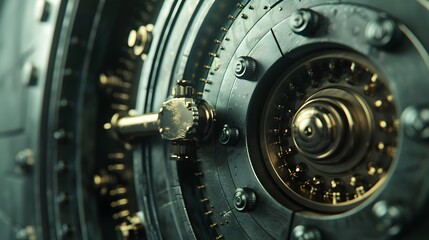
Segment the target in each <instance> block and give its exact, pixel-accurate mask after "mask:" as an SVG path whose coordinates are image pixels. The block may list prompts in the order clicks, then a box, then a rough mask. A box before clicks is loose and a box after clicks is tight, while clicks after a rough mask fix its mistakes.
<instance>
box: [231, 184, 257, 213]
mask: <svg viewBox="0 0 429 240" xmlns="http://www.w3.org/2000/svg"><path fill="white" fill-rule="evenodd" d="M233 202H234V207H235V209H237V211H239V212H250V211H253V210H255V208H256V194H255V192H254V191H253V190H252V189H250V188H237V189H236V190H235V194H234V200H233Z"/></svg>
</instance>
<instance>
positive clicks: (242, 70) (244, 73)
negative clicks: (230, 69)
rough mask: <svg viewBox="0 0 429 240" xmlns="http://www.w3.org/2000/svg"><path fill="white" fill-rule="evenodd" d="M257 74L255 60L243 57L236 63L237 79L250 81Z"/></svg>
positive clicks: (235, 72)
mask: <svg viewBox="0 0 429 240" xmlns="http://www.w3.org/2000/svg"><path fill="white" fill-rule="evenodd" d="M255 73H256V61H255V59H253V58H251V57H248V56H242V57H239V58H238V59H237V60H236V61H235V69H234V74H235V76H236V77H237V78H240V79H249V78H251V77H253V76H254V75H255Z"/></svg>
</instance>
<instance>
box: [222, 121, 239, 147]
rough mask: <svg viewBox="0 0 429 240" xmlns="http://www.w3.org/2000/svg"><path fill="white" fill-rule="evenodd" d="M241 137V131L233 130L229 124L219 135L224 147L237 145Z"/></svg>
mask: <svg viewBox="0 0 429 240" xmlns="http://www.w3.org/2000/svg"><path fill="white" fill-rule="evenodd" d="M239 135H240V131H239V130H238V129H237V128H231V127H230V126H228V124H225V125H224V126H223V129H222V132H221V133H220V135H219V142H220V143H221V144H223V145H226V144H228V145H233V144H235V143H237V141H238V138H239Z"/></svg>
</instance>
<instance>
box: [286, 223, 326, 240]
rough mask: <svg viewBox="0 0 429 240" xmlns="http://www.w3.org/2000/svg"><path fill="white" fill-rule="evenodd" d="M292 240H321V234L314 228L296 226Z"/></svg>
mask: <svg viewBox="0 0 429 240" xmlns="http://www.w3.org/2000/svg"><path fill="white" fill-rule="evenodd" d="M291 239H292V240H320V239H322V234H321V232H320V231H319V230H318V229H316V228H314V227H308V226H303V225H298V226H296V227H295V228H294V229H293V231H292V238H291Z"/></svg>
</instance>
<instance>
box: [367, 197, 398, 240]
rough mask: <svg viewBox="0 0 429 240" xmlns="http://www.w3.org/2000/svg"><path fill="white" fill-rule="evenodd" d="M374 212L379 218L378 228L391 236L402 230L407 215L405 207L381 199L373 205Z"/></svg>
mask: <svg viewBox="0 0 429 240" xmlns="http://www.w3.org/2000/svg"><path fill="white" fill-rule="evenodd" d="M372 212H373V214H374V216H375V217H376V219H377V224H376V229H377V230H378V231H380V232H382V233H387V234H388V235H389V236H395V235H397V234H398V233H400V232H401V230H402V227H403V224H404V222H405V219H406V216H405V213H404V209H403V208H401V207H400V206H397V205H391V204H388V203H387V202H386V201H379V202H377V203H376V204H374V206H373V207H372Z"/></svg>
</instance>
